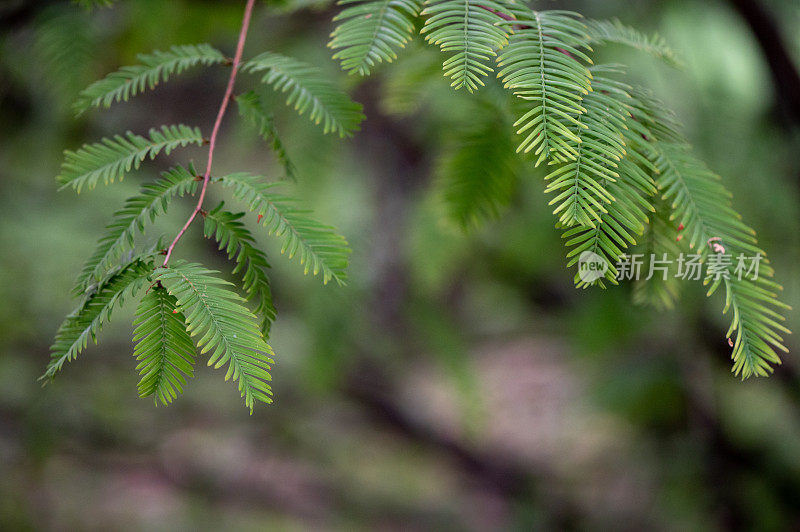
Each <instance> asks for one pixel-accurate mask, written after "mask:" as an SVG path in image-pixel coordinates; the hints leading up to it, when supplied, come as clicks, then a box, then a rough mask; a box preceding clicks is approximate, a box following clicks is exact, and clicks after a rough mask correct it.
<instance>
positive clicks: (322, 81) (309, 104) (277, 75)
mask: <svg viewBox="0 0 800 532" xmlns="http://www.w3.org/2000/svg"><path fill="white" fill-rule="evenodd" d="M242 69H243V70H244V71H247V72H253V73H258V72H264V76H263V77H262V82H263V83H266V84H268V85H272V87H273V88H274V89H275V90H277V91H280V92H284V93H287V94H288V96H287V98H286V105H288V106H290V107H293V108H294V109H295V110H296V111H297V113H298V114H300V115H303V114H305V113H306V112H307V113H308V117H309V118H310V119H311V121H312V122H314V123H316V124H320V125H322V129H323V132H325V133H336V134H338V135H339V136H340V137H349V136H351V135H352V134H353V133H354V132H356V131H358V125H359V124H360V123H361V121H362V120H363V119H364V115H363V114H362V113H361V105H360V104H357V103H355V102H353V101H352V100H351V99H350V98H349V97H348V96H347V94H345V93H344V92H342V91H341V90H340V89H338V88H337V87H336V86H334V85H333V84H332V83H331V82H330V81H329V80H328V79H326V77H325V76H323V75H322V73H321V72H320V71H319V69H318V68H316V67H313V66H311V65H308V64H306V63H303V62H302V61H298V60H296V59H293V58H291V57H286V56H284V55H280V54H276V53H272V52H264V53H263V54H260V55H258V56H257V57H254V58H253V59H251V60H249V61H247V62H246V63H245V64H244V65H243V66H242Z"/></svg>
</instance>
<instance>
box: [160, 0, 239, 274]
mask: <svg viewBox="0 0 800 532" xmlns="http://www.w3.org/2000/svg"><path fill="white" fill-rule="evenodd" d="M254 4H255V0H247V5H246V6H245V8H244V18H243V19H242V29H241V30H240V31H239V43H238V44H237V45H236V55H235V56H234V57H233V63H232V64H231V75H230V78H228V87H227V89H225V96H223V98H222V103H221V104H220V106H219V112H218V113H217V119H216V121H215V122H214V129H213V130H212V131H211V139H210V140H209V142H208V163H207V164H206V173H205V174H203V188H201V189H200V197H199V198H198V199H197V205H196V206H195V208H194V210H193V211H192V214H191V216H189V219H188V220H186V223H185V224H184V225H183V228H182V229H181V230H180V232H179V233H178V236H176V237H175V240H173V241H172V244H170V245H169V248H167V253H166V256H165V257H164V264H162V267H163V266H166V265H167V263H168V262H169V258H170V256H172V250H173V249H175V245H176V244H177V243H178V240H180V239H181V237H182V236H183V234H184V233H185V232H186V230H187V229H188V228H189V226H190V225H191V223H192V221H194V219H195V217H196V216H197V214H198V213H199V212H201V211H202V210H203V200H204V199H205V197H206V190H207V189H208V183H209V181H210V180H211V165H212V163H213V161H214V148H216V146H217V135H218V134H219V128H220V125H222V118H223V117H224V116H225V111H226V110H227V109H228V103H229V102H230V100H231V97H232V96H233V86H234V84H235V83H236V74H237V73H238V72H239V65H240V63H241V61H242V52H243V51H244V42H245V40H246V39H247V29H248V27H249V26H250V17H251V15H252V14H253V5H254Z"/></svg>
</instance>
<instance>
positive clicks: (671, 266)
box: [633, 194, 683, 311]
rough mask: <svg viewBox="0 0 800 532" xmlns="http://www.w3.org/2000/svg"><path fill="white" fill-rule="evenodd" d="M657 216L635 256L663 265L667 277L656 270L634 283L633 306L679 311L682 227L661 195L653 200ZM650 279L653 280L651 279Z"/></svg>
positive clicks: (651, 220) (646, 230)
mask: <svg viewBox="0 0 800 532" xmlns="http://www.w3.org/2000/svg"><path fill="white" fill-rule="evenodd" d="M653 208H654V209H655V213H654V214H653V215H652V216H651V218H650V224H649V225H648V226H647V228H646V229H645V234H644V236H643V237H642V239H641V245H640V247H639V248H637V249H636V250H634V251H633V253H639V254H641V255H643V256H644V257H645V259H646V260H647V261H649V260H651V258H654V259H655V260H660V261H662V264H661V265H660V266H661V267H662V268H665V269H666V275H664V274H663V273H662V271H660V270H658V271H657V270H656V269H655V268H653V272H652V273H653V275H652V277H651V276H650V270H649V269H648V271H647V277H645V276H644V272H643V276H642V277H641V278H639V279H638V280H636V281H634V283H633V302H634V304H637V305H648V306H651V307H653V308H655V309H656V310H659V311H665V310H669V309H672V308H674V307H675V302H676V301H677V300H678V296H679V295H680V287H681V284H680V283H681V281H680V279H679V278H678V277H677V274H678V271H677V268H676V262H675V261H676V260H677V259H678V258H679V257H680V254H681V253H682V251H683V249H682V248H681V246H680V241H681V240H682V235H681V231H682V229H681V227H680V225H678V224H677V223H676V222H675V220H674V219H673V218H672V216H671V215H672V209H671V208H670V206H669V204H667V203H666V202H664V201H663V200H662V199H661V198H660V196H659V195H658V194H657V195H656V197H655V198H653ZM648 277H649V278H648Z"/></svg>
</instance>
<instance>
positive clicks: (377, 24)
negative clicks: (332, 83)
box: [328, 0, 422, 76]
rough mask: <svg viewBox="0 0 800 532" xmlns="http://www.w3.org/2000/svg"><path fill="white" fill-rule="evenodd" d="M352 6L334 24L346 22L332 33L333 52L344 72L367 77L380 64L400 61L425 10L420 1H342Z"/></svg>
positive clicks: (335, 19) (343, 3) (342, 3)
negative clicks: (420, 13)
mask: <svg viewBox="0 0 800 532" xmlns="http://www.w3.org/2000/svg"><path fill="white" fill-rule="evenodd" d="M339 5H346V6H348V7H347V8H346V9H344V10H342V12H341V13H339V14H338V15H336V17H335V18H334V21H344V22H342V23H341V24H339V25H338V26H337V27H336V29H335V30H334V31H333V33H331V41H330V43H328V46H329V47H330V48H333V49H334V50H339V51H338V52H336V53H335V54H334V55H333V58H334V59H338V60H340V61H341V63H342V68H343V69H344V70H347V71H348V72H350V73H351V74H359V75H361V76H367V75H369V73H370V70H371V69H372V68H374V67H375V65H377V64H378V63H382V62H384V61H385V62H387V63H391V62H392V61H393V60H394V59H397V52H396V51H397V49H398V48H404V47H405V45H406V43H407V42H408V41H409V40H410V39H411V36H412V33H413V31H414V20H415V19H416V17H417V16H418V15H419V11H420V9H421V7H422V2H421V1H420V0H368V1H364V0H342V1H340V2H339Z"/></svg>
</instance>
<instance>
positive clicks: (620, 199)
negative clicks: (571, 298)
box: [563, 159, 656, 288]
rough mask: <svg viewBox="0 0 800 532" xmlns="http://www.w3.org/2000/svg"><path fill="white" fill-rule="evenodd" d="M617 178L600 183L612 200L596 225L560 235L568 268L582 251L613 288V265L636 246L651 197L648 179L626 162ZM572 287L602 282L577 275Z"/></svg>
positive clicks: (633, 165)
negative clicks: (597, 261) (596, 260)
mask: <svg viewBox="0 0 800 532" xmlns="http://www.w3.org/2000/svg"><path fill="white" fill-rule="evenodd" d="M619 170H620V171H619V177H617V179H616V180H615V181H613V182H612V181H608V180H605V181H602V182H601V184H602V185H603V186H604V187H605V188H606V190H608V192H609V193H610V194H612V195H613V196H614V198H615V199H614V201H613V202H612V203H610V204H609V205H608V207H607V209H606V212H604V213H603V214H602V215H601V216H600V219H599V220H598V222H599V223H595V224H593V225H594V226H588V225H577V226H574V227H573V228H571V229H568V230H566V231H565V232H564V234H563V238H564V239H565V240H566V245H567V247H569V248H571V249H570V251H569V253H568V254H567V257H568V258H569V259H570V261H569V263H568V264H567V266H568V267H572V266H574V265H575V264H576V263H578V261H579V259H580V256H581V254H582V253H583V252H585V251H590V252H592V253H594V254H595V255H597V256H599V257H600V258H601V259H602V260H603V261H604V262H605V264H606V267H607V269H606V273H605V279H606V280H608V281H610V282H611V283H613V284H617V282H618V281H617V274H618V273H619V272H618V270H617V261H618V260H619V258H620V257H621V256H622V255H623V253H625V250H626V249H628V248H629V247H631V246H633V245H635V244H636V243H637V239H638V237H639V236H640V235H642V233H644V229H645V226H646V224H647V223H648V213H649V211H651V210H652V207H651V206H650V203H649V201H648V198H649V197H650V196H651V195H652V194H654V193H655V190H656V189H655V186H654V185H653V180H652V179H651V178H650V176H649V175H648V174H647V173H646V172H645V171H644V170H642V168H641V167H640V166H639V165H637V164H635V163H633V162H632V161H631V160H629V159H624V160H623V161H622V162H621V163H620V165H619ZM575 284H576V286H578V287H583V288H585V287H587V286H590V285H592V284H598V285H600V286H603V285H604V283H603V280H597V281H596V282H585V281H583V280H581V278H580V275H579V273H576V274H575Z"/></svg>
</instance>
